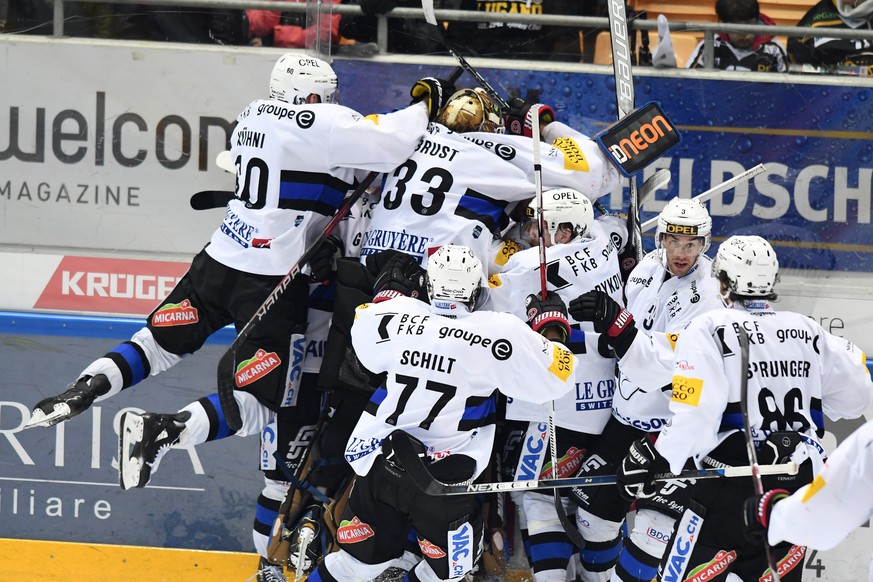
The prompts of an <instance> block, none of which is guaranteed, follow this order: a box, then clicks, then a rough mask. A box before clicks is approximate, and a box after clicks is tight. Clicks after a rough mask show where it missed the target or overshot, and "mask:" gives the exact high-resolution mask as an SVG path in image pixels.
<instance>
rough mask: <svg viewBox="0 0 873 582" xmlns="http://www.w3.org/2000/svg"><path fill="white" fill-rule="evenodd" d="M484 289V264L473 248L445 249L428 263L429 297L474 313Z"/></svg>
mask: <svg viewBox="0 0 873 582" xmlns="http://www.w3.org/2000/svg"><path fill="white" fill-rule="evenodd" d="M481 287H482V261H480V260H479V259H478V258H477V257H476V255H474V254H473V251H471V250H470V248H469V247H465V246H461V245H443V246H441V247H440V248H439V249H438V250H437V252H435V253H434V254H433V255H431V256H430V258H428V260H427V294H428V297H430V301H431V303H434V301H435V300H436V301H439V300H443V301H452V302H455V303H461V304H463V305H466V306H467V308H468V309H469V310H470V311H472V310H473V306H474V305H476V299H477V298H478V297H479V290H480V289H481Z"/></svg>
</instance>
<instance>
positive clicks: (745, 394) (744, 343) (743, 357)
mask: <svg viewBox="0 0 873 582" xmlns="http://www.w3.org/2000/svg"><path fill="white" fill-rule="evenodd" d="M737 335H738V336H739V340H740V411H741V412H742V414H743V436H744V437H745V438H746V453H748V455H749V465H750V468H751V470H752V472H751V475H752V483H753V484H754V486H755V495H757V496H758V498H760V497H761V496H762V495H764V482H763V481H762V480H761V475H762V474H763V473H762V472H761V467H760V466H759V465H758V454H757V452H756V451H755V441H754V440H753V439H752V423H751V421H750V420H749V375H748V373H747V370H748V369H749V334H748V333H746V328H744V327H743V325H742V323H740V325H739V326H737ZM763 543H764V555H765V556H766V557H767V565H768V566H769V567H770V576H771V577H772V580H773V582H779V571H778V570H777V568H776V562H775V560H773V551H772V550H771V549H770V544H768V543H767V538H766V537H764V540H763Z"/></svg>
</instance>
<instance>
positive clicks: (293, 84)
mask: <svg viewBox="0 0 873 582" xmlns="http://www.w3.org/2000/svg"><path fill="white" fill-rule="evenodd" d="M336 86H337V78H336V73H334V72H333V68H332V67H331V66H330V65H329V64H328V63H327V61H323V60H321V59H319V58H316V57H310V56H308V55H305V54H303V53H285V54H284V55H282V56H281V57H279V60H278V61H276V64H275V65H274V66H273V72H272V73H271V74H270V99H278V100H279V101H284V102H285V103H293V104H300V103H305V102H306V99H307V97H309V96H310V95H312V94H315V95H318V97H319V99H321V103H332V102H333V100H334V94H335V93H336Z"/></svg>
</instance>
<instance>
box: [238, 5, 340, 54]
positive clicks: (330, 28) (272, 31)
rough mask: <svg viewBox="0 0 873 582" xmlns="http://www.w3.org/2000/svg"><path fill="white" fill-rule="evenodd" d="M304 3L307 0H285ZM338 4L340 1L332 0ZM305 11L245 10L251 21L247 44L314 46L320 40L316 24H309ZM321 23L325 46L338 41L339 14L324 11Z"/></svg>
mask: <svg viewBox="0 0 873 582" xmlns="http://www.w3.org/2000/svg"><path fill="white" fill-rule="evenodd" d="M286 1H288V2H303V1H304V0H286ZM330 2H331V3H332V4H339V3H340V0H330ZM306 16H307V14H306V12H284V13H283V12H280V11H279V10H246V17H247V20H248V25H249V29H248V36H249V41H248V44H250V45H252V46H277V47H283V48H312V47H313V45H314V44H315V41H316V40H317V39H318V37H317V36H316V35H317V30H316V28H317V27H316V25H315V23H313V25H312V26H308V27H307V26H306V25H307V22H306ZM323 18H324V22H321V23H320V28H321V42H322V43H323V44H324V46H327V45H330V44H332V43H333V44H336V42H337V41H338V39H339V26H340V19H341V16H340V15H339V14H329V15H328V14H325V15H324V17H323Z"/></svg>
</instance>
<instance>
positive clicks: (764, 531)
mask: <svg viewBox="0 0 873 582" xmlns="http://www.w3.org/2000/svg"><path fill="white" fill-rule="evenodd" d="M871 516H873V421H868V422H867V423H866V424H864V425H863V426H861V428H859V429H858V430H856V431H855V432H853V433H852V434H851V435H849V437H848V438H847V439H846V440H845V441H843V442H842V443H840V445H839V446H838V447H837V448H836V449H835V450H834V452H833V453H832V454H831V455H830V457H828V460H827V462H826V463H825V465H824V468H823V469H822V470H821V472H819V474H818V475H816V476H815V479H813V481H812V483H810V484H809V485H805V486H803V487H801V488H800V489H798V490H797V491H796V492H795V493H794V494H793V495H792V494H790V493H789V492H788V491H786V490H785V489H773V490H772V491H768V492H766V493H765V494H764V495H763V496H756V497H754V498H750V499H749V500H748V501H747V502H746V511H745V517H746V527H747V529H748V533H749V534H751V535H752V536H757V537H758V538H759V539H761V540H762V541H766V543H769V544H770V545H777V544H779V543H781V542H783V541H786V542H790V543H792V544H797V545H800V546H807V547H809V548H812V549H815V550H830V549H833V548H834V547H836V545H837V544H839V543H840V542H842V541H843V539H845V537H846V536H847V535H849V533H850V532H851V531H852V530H853V529H855V528H856V527H860V526H862V525H863V524H865V523H867V521H869V520H870V518H871Z"/></svg>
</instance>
